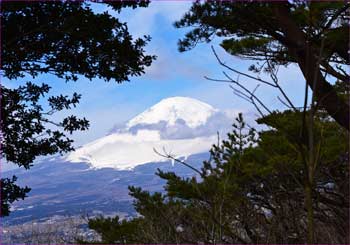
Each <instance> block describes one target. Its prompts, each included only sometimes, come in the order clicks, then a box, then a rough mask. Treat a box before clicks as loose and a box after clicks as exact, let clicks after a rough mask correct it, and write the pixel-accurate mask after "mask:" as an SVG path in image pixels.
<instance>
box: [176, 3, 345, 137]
mask: <svg viewBox="0 0 350 245" xmlns="http://www.w3.org/2000/svg"><path fill="white" fill-rule="evenodd" d="M349 9H350V4H349V3H344V2H315V1H293V2H290V1H285V2H284V3H279V2H268V1H253V2H250V1H242V2H234V3H233V2H230V1H215V2H200V1H197V2H195V3H194V4H193V6H192V7H191V9H190V11H189V12H188V13H186V14H185V15H184V17H183V18H182V19H181V20H180V21H178V22H176V23H175V26H176V27H178V28H181V27H190V28H191V29H192V30H191V31H189V32H188V33H187V34H186V36H185V38H183V39H182V40H180V41H179V49H180V51H186V50H189V49H191V48H193V47H195V46H196V45H197V44H198V43H200V42H210V41H211V40H212V39H213V38H214V37H219V38H221V39H223V41H222V43H221V46H222V47H223V48H224V49H225V50H226V51H227V52H228V53H230V54H232V55H235V56H238V57H240V58H244V59H252V60H256V61H257V63H256V64H253V65H252V66H251V68H250V70H251V71H255V72H261V71H265V72H269V69H270V68H269V67H267V65H266V61H267V60H268V61H269V64H272V66H277V65H287V64H290V63H295V64H297V65H298V66H299V68H300V70H301V72H302V73H303V75H304V77H305V80H306V82H307V84H308V85H309V87H310V88H311V89H312V90H313V92H314V93H315V96H316V100H317V102H318V104H319V106H320V107H322V108H324V109H325V110H326V111H327V112H328V114H329V115H330V116H331V117H333V118H334V119H335V120H336V121H337V122H338V123H339V124H340V125H341V126H343V127H344V128H346V129H348V130H349V125H350V120H349V115H350V112H349V104H348V101H347V100H344V99H343V98H342V96H339V94H338V93H337V91H336V89H335V88H334V86H333V85H331V83H330V81H331V80H332V79H329V77H330V76H331V77H333V78H335V79H338V81H339V82H341V83H345V84H346V83H348V82H349V80H350V76H349V75H348V74H347V73H346V71H345V70H344V66H346V65H349V64H350V60H349V30H350V26H349V23H350V22H349ZM327 76H328V77H327Z"/></svg>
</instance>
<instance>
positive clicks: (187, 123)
mask: <svg viewBox="0 0 350 245" xmlns="http://www.w3.org/2000/svg"><path fill="white" fill-rule="evenodd" d="M231 122H232V119H231V118H230V117H228V116H227V115H226V114H225V113H224V112H222V111H219V110H217V109H214V108H213V107H212V106H210V105H208V104H206V103H204V102H201V101H199V100H196V99H192V98H186V97H171V98H167V99H163V100H161V101H160V102H159V103H157V104H155V105H154V106H152V107H151V108H149V109H148V110H146V111H144V112H142V113H141V114H139V115H138V116H136V117H134V118H133V119H131V120H130V121H129V122H128V123H127V124H126V125H124V126H121V127H118V128H117V129H116V130H114V131H112V132H111V133H110V134H108V135H107V136H105V137H102V138H99V139H97V140H95V141H93V142H91V143H88V144H86V145H84V146H82V147H80V148H79V149H76V151H74V152H72V153H70V154H69V155H68V156H67V157H66V160H67V161H69V162H85V163H90V164H91V166H92V167H94V168H104V167H112V168H116V169H133V168H134V167H135V166H137V165H140V164H144V163H149V162H160V161H165V160H167V159H165V158H164V157H163V156H161V155H159V154H156V153H155V151H154V150H156V151H158V152H163V151H166V152H167V153H169V154H171V155H173V156H175V157H187V156H190V155H192V154H197V153H202V152H206V151H208V150H209V149H210V147H211V146H212V144H213V143H214V142H215V141H216V140H217V135H216V133H217V132H218V131H221V132H226V129H227V128H228V127H229V126H230V125H231Z"/></svg>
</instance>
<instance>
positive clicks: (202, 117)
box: [2, 97, 234, 225]
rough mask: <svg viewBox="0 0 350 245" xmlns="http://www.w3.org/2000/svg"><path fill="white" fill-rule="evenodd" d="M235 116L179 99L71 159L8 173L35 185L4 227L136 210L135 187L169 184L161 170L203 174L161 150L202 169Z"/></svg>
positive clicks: (119, 128) (117, 128)
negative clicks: (132, 189)
mask: <svg viewBox="0 0 350 245" xmlns="http://www.w3.org/2000/svg"><path fill="white" fill-rule="evenodd" d="M233 116H234V115H233V113H229V112H225V111H221V110H218V109H215V108H213V107H212V106H210V105H208V104H206V103H204V102H201V101H199V100H196V99H192V98H187V97H171V98H167V99H163V100H161V101H160V102H159V103H157V104H155V105H154V106H152V107H150V108H149V109H147V110H145V111H144V112H142V113H141V114H139V115H137V116H136V117H134V118H132V119H131V120H129V121H128V122H127V123H125V124H124V125H122V126H115V127H113V128H112V129H111V131H110V132H109V133H108V134H107V135H106V136H104V137H101V138H99V139H96V140H95V141H92V142H90V143H88V144H86V145H83V146H81V147H79V148H77V149H76V150H75V151H74V152H72V153H70V154H68V155H66V156H59V157H58V156H52V157H50V158H46V159H41V160H40V161H37V162H36V163H35V164H34V166H33V167H31V169H30V170H29V171H27V170H25V169H21V168H19V169H15V170H10V171H5V172H3V173H2V177H12V175H16V176H17V177H18V184H19V185H20V186H26V185H27V186H29V187H31V188H32V190H31V192H29V195H28V197H27V198H26V199H25V200H23V201H22V200H21V201H18V202H16V203H14V205H13V206H12V213H11V215H10V216H9V217H7V218H4V219H3V221H4V224H5V225H6V224H7V225H14V224H23V223H26V222H34V220H35V221H38V222H40V221H45V220H47V219H52V217H56V218H57V217H62V216H64V215H67V214H68V215H73V216H74V215H77V216H79V215H81V214H86V213H88V214H96V213H102V214H115V213H124V214H127V215H135V211H134V210H133V206H132V199H131V197H130V196H129V195H128V186H130V185H134V186H140V187H142V188H143V189H146V190H148V191H151V192H153V191H162V190H163V186H164V184H165V183H164V181H163V180H161V179H160V178H159V177H158V176H156V175H155V172H156V171H157V168H159V169H161V170H163V171H172V172H175V173H176V174H178V175H179V176H182V177H193V176H196V173H195V172H194V171H193V170H191V169H189V168H187V167H186V166H184V165H182V164H180V163H174V162H173V164H171V161H169V159H167V158H164V157H162V156H161V155H159V154H157V153H156V152H155V151H157V152H159V153H163V152H164V151H165V152H166V153H167V154H170V155H172V156H174V157H176V158H179V159H181V160H184V159H186V163H188V164H190V165H191V166H193V167H194V168H197V169H200V167H201V166H202V162H203V161H204V160H207V159H208V156H209V155H208V150H209V149H210V148H211V146H212V144H215V143H217V132H220V133H222V134H223V135H224V134H225V133H226V132H227V131H228V130H229V129H230V127H231V123H232V122H233Z"/></svg>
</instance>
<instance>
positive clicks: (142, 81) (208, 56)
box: [3, 1, 304, 146]
mask: <svg viewBox="0 0 350 245" xmlns="http://www.w3.org/2000/svg"><path fill="white" fill-rule="evenodd" d="M190 5H191V3H190V2H186V1H177V2H176V1H173V2H171V1H164V2H163V1H161V2H152V3H151V4H150V6H149V7H148V8H139V9H135V10H132V9H127V10H123V12H122V13H121V14H120V15H118V17H119V18H120V19H121V20H123V21H125V22H127V23H128V26H129V29H130V32H131V33H132V34H133V35H134V37H137V36H141V35H144V34H148V35H150V36H151V37H152V40H151V42H150V43H149V45H148V46H147V48H146V50H147V52H148V53H149V54H155V55H157V56H158V58H157V60H156V61H155V62H154V63H153V64H152V66H151V67H150V68H148V69H147V70H146V74H144V75H143V76H141V77H137V78H132V79H131V81H130V82H126V83H122V84H116V83H113V82H109V83H106V82H103V81H102V80H99V79H93V81H89V80H88V79H85V78H83V77H82V78H80V79H79V80H78V81H77V82H75V83H74V82H70V83H68V84H66V83H65V82H64V81H61V80H59V79H57V78H56V77H53V76H51V75H43V76H40V77H39V78H38V79H36V81H37V82H38V83H42V82H45V83H49V84H50V85H51V86H52V91H51V92H52V93H53V94H60V93H63V94H72V93H73V92H75V91H76V92H78V93H81V94H82V100H81V103H80V104H79V106H78V107H77V108H76V109H74V110H72V111H69V112H68V113H67V112H62V113H60V114H57V115H56V116H55V117H57V118H62V116H64V115H67V114H76V115H79V116H85V117H86V118H88V119H89V120H90V123H91V128H90V130H89V131H88V132H79V133H76V134H74V135H73V139H75V141H76V143H75V145H76V146H79V145H82V144H84V143H87V142H89V141H91V140H93V139H96V138H98V137H101V136H103V135H105V134H106V133H107V132H108V130H109V129H110V128H112V127H113V125H115V124H121V123H123V122H125V121H127V120H129V119H131V118H132V117H133V116H135V115H137V114H138V113H140V112H142V111H144V110H145V109H147V108H149V107H150V106H152V105H153V104H155V103H157V102H158V101H160V100H161V99H163V98H167V97H171V96H188V97H192V98H196V99H199V100H202V101H204V102H207V103H209V104H211V105H212V106H214V107H216V108H219V109H225V110H228V109H230V110H233V111H236V112H238V111H242V112H246V113H255V111H254V108H253V107H252V106H251V105H250V104H249V103H247V102H245V101H243V100H242V99H241V98H239V97H237V96H235V95H233V93H232V90H231V89H230V88H229V87H228V85H227V84H219V83H215V82H211V81H207V80H205V79H204V76H210V77H213V78H223V75H222V71H223V69H222V67H220V66H219V64H218V63H217V61H216V59H215V57H214V55H213V54H212V52H211V49H210V45H211V44H212V45H214V47H215V48H216V50H217V51H218V54H219V56H220V57H221V58H222V59H223V60H224V61H226V62H227V64H229V65H231V66H232V67H234V68H236V69H238V70H241V71H244V72H246V71H247V70H248V67H249V64H251V63H252V61H247V60H241V59H238V58H235V57H232V56H230V55H228V54H226V53H225V52H224V51H223V50H222V49H221V48H220V47H219V45H218V44H219V40H214V42H212V43H211V44H199V45H198V46H197V47H196V48H195V49H193V50H191V51H188V52H185V53H179V52H178V50H177V41H178V39H179V38H182V37H183V36H184V34H185V33H186V30H183V29H176V28H175V27H173V22H174V21H176V20H178V19H180V18H181V16H182V15H183V14H184V13H185V12H186V11H187V10H188V9H189V7H190ZM93 9H94V10H95V11H96V12H100V11H105V10H108V8H106V6H104V5H102V4H94V5H93ZM109 11H110V13H111V14H116V13H115V12H113V11H111V10H109ZM116 15H117V14H116ZM233 77H236V75H234V76H233ZM279 78H280V80H281V85H282V86H283V87H284V89H285V90H286V91H287V93H288V95H289V96H290V97H291V98H292V99H293V101H295V102H296V101H300V102H301V101H302V98H303V88H304V85H302V84H303V83H304V80H303V79H302V76H301V74H300V72H299V69H298V68H297V67H296V66H289V67H288V68H286V69H281V72H280V74H279ZM241 81H242V83H245V84H246V85H247V86H248V87H251V88H253V87H255V85H256V83H255V82H253V81H249V80H244V79H242V80H241ZM3 83H4V84H5V85H9V86H11V87H15V86H17V85H18V83H16V82H13V81H11V82H10V81H7V80H3ZM300 85H302V86H300ZM257 94H258V95H259V96H260V97H261V98H262V99H263V100H264V101H265V102H266V103H267V104H268V105H269V106H270V107H271V108H281V107H282V105H281V103H280V102H278V100H277V98H276V95H277V93H276V91H275V90H273V89H272V88H267V87H263V86H261V87H260V88H259V91H258V93H257ZM296 104H297V105H298V103H296Z"/></svg>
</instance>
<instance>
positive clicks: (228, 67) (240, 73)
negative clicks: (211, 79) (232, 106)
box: [211, 46, 276, 87]
mask: <svg viewBox="0 0 350 245" xmlns="http://www.w3.org/2000/svg"><path fill="white" fill-rule="evenodd" d="M211 49H212V50H213V53H214V55H215V57H216V59H217V61H218V62H219V64H220V65H222V66H223V67H225V68H227V69H229V70H230V71H233V72H235V73H237V74H239V75H242V76H245V77H248V78H250V79H253V80H256V81H258V82H261V83H264V84H267V85H269V86H271V87H276V85H275V84H273V83H270V82H268V81H265V80H262V79H261V78H257V77H254V76H251V75H249V74H246V73H243V72H240V71H238V70H236V69H234V68H232V67H230V66H228V65H226V64H225V63H224V62H222V61H221V59H220V58H219V56H218V55H217V53H216V51H215V49H214V47H213V46H211Z"/></svg>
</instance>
